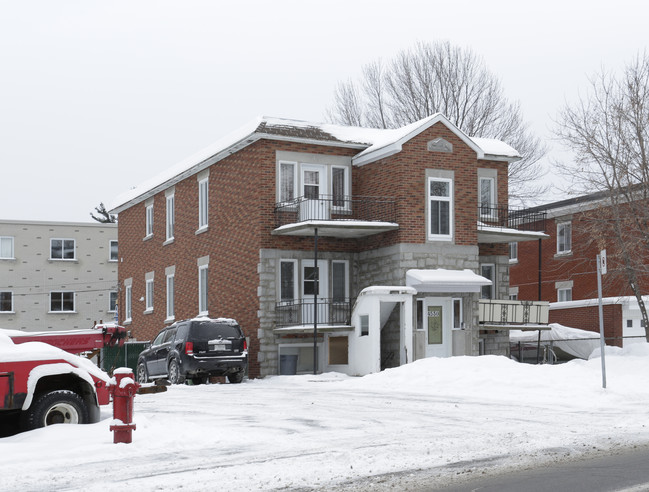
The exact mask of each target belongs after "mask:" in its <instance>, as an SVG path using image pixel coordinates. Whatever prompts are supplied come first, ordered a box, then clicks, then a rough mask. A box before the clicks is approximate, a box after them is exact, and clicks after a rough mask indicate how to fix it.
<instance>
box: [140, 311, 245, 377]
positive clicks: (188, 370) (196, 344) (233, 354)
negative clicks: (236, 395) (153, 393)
mask: <svg viewBox="0 0 649 492" xmlns="http://www.w3.org/2000/svg"><path fill="white" fill-rule="evenodd" d="M247 366H248V346H247V343H246V338H245V337H244V335H243V331H242V330H241V327H240V326H239V325H238V324H237V322H236V321H234V320H233V319H227V318H219V319H210V318H196V319H190V320H185V321H177V322H176V323H174V324H173V325H171V326H168V327H167V328H165V329H164V330H162V331H161V332H160V333H158V336H156V337H155V340H153V342H152V343H151V345H150V346H149V347H148V348H147V349H146V350H144V351H142V353H141V354H140V356H139V358H138V362H137V380H138V382H139V383H146V382H147V381H149V380H150V379H159V378H167V379H169V381H170V382H171V383H172V384H180V383H184V382H185V380H190V381H192V382H193V383H194V384H203V383H206V382H207V379H208V378H209V377H210V376H227V378H228V381H230V382H231V383H240V382H241V381H242V380H243V376H244V374H245V372H246V367H247Z"/></svg>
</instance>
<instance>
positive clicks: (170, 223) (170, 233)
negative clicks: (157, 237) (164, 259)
mask: <svg viewBox="0 0 649 492" xmlns="http://www.w3.org/2000/svg"><path fill="white" fill-rule="evenodd" d="M175 207H176V199H175V195H169V196H168V197H167V236H166V238H167V241H169V240H171V239H173V238H174V225H175V220H176V211H175Z"/></svg>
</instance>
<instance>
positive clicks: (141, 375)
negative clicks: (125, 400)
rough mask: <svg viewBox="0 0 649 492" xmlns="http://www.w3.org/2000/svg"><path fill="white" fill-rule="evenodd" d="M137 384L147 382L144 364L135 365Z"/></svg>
mask: <svg viewBox="0 0 649 492" xmlns="http://www.w3.org/2000/svg"><path fill="white" fill-rule="evenodd" d="M137 382H138V383H140V384H144V383H148V382H149V375H148V374H147V373H146V366H145V365H144V362H140V363H139V364H138V365H137Z"/></svg>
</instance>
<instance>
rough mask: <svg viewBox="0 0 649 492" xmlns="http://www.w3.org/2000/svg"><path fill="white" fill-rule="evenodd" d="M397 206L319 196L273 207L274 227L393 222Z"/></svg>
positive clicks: (377, 200) (364, 198)
mask: <svg viewBox="0 0 649 492" xmlns="http://www.w3.org/2000/svg"><path fill="white" fill-rule="evenodd" d="M396 216H397V214H396V202H395V201H394V200H392V199H390V198H382V197H369V196H342V195H318V196H317V198H309V197H304V196H301V197H298V198H294V199H292V200H289V201H286V202H280V203H277V204H276V205H275V227H281V226H283V225H287V224H294V223H296V222H305V221H310V220H335V221H352V220H353V221H365V222H396Z"/></svg>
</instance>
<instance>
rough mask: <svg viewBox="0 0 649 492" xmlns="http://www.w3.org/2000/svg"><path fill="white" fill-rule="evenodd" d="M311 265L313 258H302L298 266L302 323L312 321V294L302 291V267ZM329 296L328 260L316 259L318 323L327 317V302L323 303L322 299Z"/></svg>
mask: <svg viewBox="0 0 649 492" xmlns="http://www.w3.org/2000/svg"><path fill="white" fill-rule="evenodd" d="M307 267H313V260H312V259H310V260H302V262H301V266H300V282H301V284H300V291H301V293H302V301H303V304H302V324H310V323H313V321H314V320H313V298H314V297H315V296H313V295H307V294H305V293H304V269H305V268H307ZM328 298H329V260H318V323H324V322H326V321H327V320H328V319H329V317H328V316H327V313H328V308H329V305H328V304H323V303H322V299H328Z"/></svg>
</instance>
